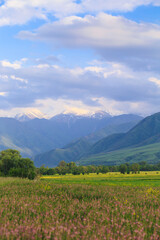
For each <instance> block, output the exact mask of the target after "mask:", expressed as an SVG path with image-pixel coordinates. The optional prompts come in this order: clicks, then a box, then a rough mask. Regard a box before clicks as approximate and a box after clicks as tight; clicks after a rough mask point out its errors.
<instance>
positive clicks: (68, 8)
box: [0, 0, 160, 26]
mask: <svg viewBox="0 0 160 240" xmlns="http://www.w3.org/2000/svg"><path fill="white" fill-rule="evenodd" d="M150 4H151V5H154V6H160V2H159V0H130V1H126V0H119V1H117V0H99V1H98V4H97V0H82V1H75V0H45V1H44V0H43V1H42V0H38V1H37V0H23V1H22V0H5V1H4V4H2V5H1V6H0V26H5V25H17V24H18V25H22V24H24V23H26V22H28V21H30V20H32V19H44V20H47V19H48V18H49V14H52V15H53V16H56V17H58V18H61V17H64V16H70V15H75V14H78V13H83V14H86V13H97V12H104V11H120V12H127V11H132V10H134V9H135V8H136V7H138V6H143V5H150Z"/></svg>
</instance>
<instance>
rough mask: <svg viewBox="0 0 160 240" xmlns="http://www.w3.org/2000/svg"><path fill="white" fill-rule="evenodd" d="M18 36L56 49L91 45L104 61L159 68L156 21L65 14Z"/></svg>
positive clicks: (141, 68)
mask: <svg viewBox="0 0 160 240" xmlns="http://www.w3.org/2000/svg"><path fill="white" fill-rule="evenodd" d="M18 36H19V38H21V39H29V40H35V41H37V40H40V41H45V42H48V43H50V44H51V45H52V46H53V47H59V48H64V47H65V48H71V49H74V48H91V49H94V50H95V51H96V52H97V53H98V54H99V55H100V56H101V57H102V58H104V59H105V60H107V61H113V62H121V63H123V64H127V65H129V66H130V67H132V68H135V69H136V70H138V69H139V70H149V71H159V69H160V54H159V51H160V26H159V25H156V24H148V23H136V22H133V21H130V20H127V19H125V18H123V17H120V16H118V17H117V16H112V15H109V14H105V13H100V14H98V15H97V16H96V17H94V16H91V15H87V16H85V17H77V16H71V17H66V18H63V19H61V20H59V21H55V22H53V23H48V24H45V25H43V26H41V27H40V28H38V29H36V30H35V31H34V32H29V31H22V32H20V33H19V35H18Z"/></svg>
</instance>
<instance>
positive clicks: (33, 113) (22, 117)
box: [15, 109, 47, 122]
mask: <svg viewBox="0 0 160 240" xmlns="http://www.w3.org/2000/svg"><path fill="white" fill-rule="evenodd" d="M15 118H16V119H17V120H18V121H21V122H24V121H28V120H32V119H35V118H39V119H42V118H47V117H46V116H45V115H44V114H43V113H42V112H40V111H39V110H38V109H34V110H30V111H26V112H25V113H19V114H17V115H16V116H15Z"/></svg>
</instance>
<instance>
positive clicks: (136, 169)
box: [131, 163, 140, 173]
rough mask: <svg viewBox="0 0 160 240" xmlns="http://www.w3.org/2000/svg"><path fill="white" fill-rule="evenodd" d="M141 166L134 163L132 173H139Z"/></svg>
mask: <svg viewBox="0 0 160 240" xmlns="http://www.w3.org/2000/svg"><path fill="white" fill-rule="evenodd" d="M139 168H140V165H139V164H138V163H133V164H132V165H131V170H132V173H137V172H138V171H139Z"/></svg>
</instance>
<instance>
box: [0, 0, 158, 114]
mask: <svg viewBox="0 0 160 240" xmlns="http://www.w3.org/2000/svg"><path fill="white" fill-rule="evenodd" d="M100 110H102V111H106V112H108V113H110V114H112V115H119V114H128V113H132V114H139V115H142V116H147V115H150V114H153V113H155V112H159V111H160V0H128V1H126V0H119V1H117V0H98V1H97V0H77V1H76V0H45V1H44V0H0V116H15V115H16V114H18V113H23V112H27V111H41V112H42V113H44V114H45V115H47V116H49V117H51V116H54V115H56V114H59V113H62V112H63V113H71V112H72V113H75V114H91V113H93V112H95V111H100Z"/></svg>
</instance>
